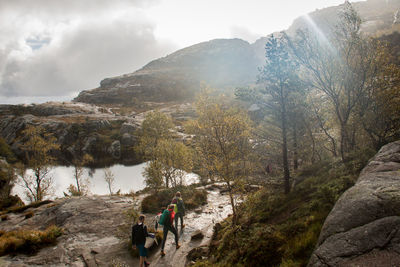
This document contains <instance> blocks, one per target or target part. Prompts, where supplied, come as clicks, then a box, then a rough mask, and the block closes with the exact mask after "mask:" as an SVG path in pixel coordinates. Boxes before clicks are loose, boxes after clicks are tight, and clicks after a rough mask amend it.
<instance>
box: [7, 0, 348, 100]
mask: <svg viewBox="0 0 400 267" xmlns="http://www.w3.org/2000/svg"><path fill="white" fill-rule="evenodd" d="M341 3H343V0H326V1H322V0H320V1H317V0H312V1H295V0H281V1H265V0H264V1H262V0H248V1H243V0H242V1H239V0H230V1H229V0H218V1H215V0H214V1H211V0H201V1H200V0H150V1H149V0H133V1H132V0H131V1H129V0H114V1H108V0H86V1H80V0H70V1H67V2H66V1H58V0H57V1H56V0H35V1H31V0H13V1H8V0H0V103H2V104H4V103H13V104H16V103H31V102H36V103H39V102H45V101H49V100H57V101H68V100H71V99H72V98H73V97H75V96H76V95H77V94H78V92H79V91H81V90H85V89H91V88H95V87H98V85H99V82H100V81H101V80H102V79H104V78H106V77H112V76H117V75H121V74H124V73H130V72H133V71H135V70H137V69H139V68H141V67H142V66H143V65H145V64H146V63H148V62H149V61H151V60H153V59H156V58H159V57H162V56H166V55H167V54H169V53H172V52H174V51H176V50H177V49H180V48H183V47H186V46H189V45H192V44H196V43H199V42H203V41H208V40H210V39H215V38H241V39H244V40H247V41H249V42H254V41H255V40H256V39H258V38H260V37H262V36H266V35H268V34H270V33H272V32H275V31H280V30H284V29H286V28H288V27H289V26H290V24H291V23H292V21H293V20H294V19H295V18H297V17H299V16H301V15H303V14H306V13H309V12H311V11H314V10H315V9H317V8H323V7H327V6H333V5H339V4H341Z"/></svg>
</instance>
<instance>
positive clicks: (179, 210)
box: [171, 191, 185, 231]
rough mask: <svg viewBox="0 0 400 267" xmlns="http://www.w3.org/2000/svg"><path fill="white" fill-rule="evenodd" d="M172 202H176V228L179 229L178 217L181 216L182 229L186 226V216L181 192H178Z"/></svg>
mask: <svg viewBox="0 0 400 267" xmlns="http://www.w3.org/2000/svg"><path fill="white" fill-rule="evenodd" d="M171 203H172V204H175V205H176V206H175V228H176V230H177V231H178V219H179V218H181V230H182V229H183V228H184V227H185V225H184V224H183V216H185V204H184V203H183V199H182V198H181V192H179V191H178V192H176V194H175V197H174V198H173V199H172V202H171Z"/></svg>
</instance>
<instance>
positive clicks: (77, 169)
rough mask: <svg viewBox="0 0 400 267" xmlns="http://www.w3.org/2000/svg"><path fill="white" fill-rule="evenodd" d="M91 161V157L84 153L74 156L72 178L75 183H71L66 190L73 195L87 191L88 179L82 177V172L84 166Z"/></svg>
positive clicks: (81, 194) (79, 194)
mask: <svg viewBox="0 0 400 267" xmlns="http://www.w3.org/2000/svg"><path fill="white" fill-rule="evenodd" d="M92 161H93V157H92V156H91V155H89V154H84V155H83V157H82V158H78V159H77V158H74V159H73V161H72V164H73V165H74V178H75V183H76V185H73V184H71V185H70V186H69V189H68V191H69V192H70V193H71V194H72V195H75V196H83V195H86V194H87V193H88V191H89V180H88V179H87V178H86V179H84V178H83V177H82V175H83V173H84V166H85V165H86V164H88V163H90V162H92Z"/></svg>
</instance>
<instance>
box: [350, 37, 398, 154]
mask: <svg viewBox="0 0 400 267" xmlns="http://www.w3.org/2000/svg"><path fill="white" fill-rule="evenodd" d="M372 45H373V46H374V47H375V48H374V49H375V51H376V54H377V56H376V57H374V61H375V62H374V65H375V66H376V70H377V71H376V74H375V76H374V79H372V83H371V85H370V86H369V87H368V88H367V89H368V90H366V92H365V93H364V94H363V95H362V96H361V101H360V103H359V106H357V112H358V116H359V121H360V122H361V124H362V127H363V130H364V131H365V132H366V134H367V136H368V137H369V139H370V140H371V142H372V145H373V147H374V148H375V150H378V149H380V148H381V147H382V146H383V145H384V144H386V143H389V142H392V141H395V140H398V139H399V138H400V67H399V66H398V65H396V64H394V63H393V62H395V60H396V59H395V58H396V57H395V56H394V55H393V54H392V53H390V51H389V49H388V46H387V44H386V43H385V42H380V41H377V40H373V41H372Z"/></svg>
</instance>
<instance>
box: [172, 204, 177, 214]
mask: <svg viewBox="0 0 400 267" xmlns="http://www.w3.org/2000/svg"><path fill="white" fill-rule="evenodd" d="M172 205H174V212H175V213H177V212H178V205H176V204H172Z"/></svg>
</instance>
